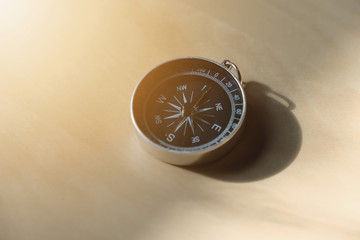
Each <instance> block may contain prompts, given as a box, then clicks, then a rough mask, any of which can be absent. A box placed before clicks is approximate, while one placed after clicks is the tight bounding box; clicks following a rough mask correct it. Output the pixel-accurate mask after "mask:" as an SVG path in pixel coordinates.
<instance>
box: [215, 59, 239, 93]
mask: <svg viewBox="0 0 360 240" xmlns="http://www.w3.org/2000/svg"><path fill="white" fill-rule="evenodd" d="M221 64H222V65H224V66H225V67H226V68H227V69H229V70H230V71H231V69H234V70H235V72H236V75H237V78H238V80H239V82H240V84H241V86H243V87H245V85H244V82H243V80H242V79H241V74H240V70H239V68H238V67H237V66H236V65H235V63H233V62H231V61H230V60H227V59H226V60H224V61H223V62H222V63H221Z"/></svg>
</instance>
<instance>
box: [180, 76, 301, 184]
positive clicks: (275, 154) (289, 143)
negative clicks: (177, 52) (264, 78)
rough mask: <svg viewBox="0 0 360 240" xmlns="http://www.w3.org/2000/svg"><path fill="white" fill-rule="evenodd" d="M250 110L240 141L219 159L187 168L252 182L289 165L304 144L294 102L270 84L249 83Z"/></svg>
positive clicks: (248, 105)
mask: <svg viewBox="0 0 360 240" xmlns="http://www.w3.org/2000/svg"><path fill="white" fill-rule="evenodd" d="M245 93H246V96H247V113H246V117H245V119H246V120H245V122H244V126H243V132H242V133H241V136H240V140H239V142H238V143H236V145H235V147H234V148H233V149H232V150H231V152H230V153H228V154H227V155H226V156H225V157H223V158H222V159H220V160H217V161H214V162H211V163H208V164H206V165H199V166H195V167H191V168H187V169H189V170H191V171H194V172H197V173H199V174H203V175H206V176H209V177H212V178H216V179H219V180H223V181H231V182H250V181H257V180H261V179H264V178H267V177H270V176H273V175H275V174H277V173H279V172H280V171H282V170H284V169H285V168H286V167H287V166H289V165H290V164H291V163H292V162H293V161H294V160H295V158H296V156H297V154H298V152H299V150H300V147H301V143H302V134H301V128H300V125H299V123H298V121H297V119H296V117H295V116H294V114H293V113H292V110H293V109H295V104H294V103H293V102H292V101H291V100H290V99H288V98H286V97H285V96H282V95H280V94H278V93H276V92H274V91H273V90H272V89H270V88H269V87H268V86H266V85H264V84H261V83H258V82H255V81H252V82H247V83H246V88H245Z"/></svg>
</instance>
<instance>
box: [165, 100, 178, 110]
mask: <svg viewBox="0 0 360 240" xmlns="http://www.w3.org/2000/svg"><path fill="white" fill-rule="evenodd" d="M167 103H168V104H169V105H170V106H172V107H174V108H175V109H177V110H179V111H180V110H181V107H179V106H177V105H175V104H172V103H171V102H167Z"/></svg>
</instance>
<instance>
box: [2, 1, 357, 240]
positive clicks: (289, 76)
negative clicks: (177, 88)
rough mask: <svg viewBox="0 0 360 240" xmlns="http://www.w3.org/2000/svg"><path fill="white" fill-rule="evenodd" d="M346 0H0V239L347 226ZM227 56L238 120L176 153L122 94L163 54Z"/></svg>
mask: <svg viewBox="0 0 360 240" xmlns="http://www.w3.org/2000/svg"><path fill="white" fill-rule="evenodd" d="M359 23H360V2H359V1H356V0H346V1H335V0H316V1H310V0H304V1H285V0H269V1H264V0H263V1H259V0H255V1H251V0H242V1H235V0H233V1H231V0H224V1H205V0H198V1H190V0H181V1H180V0H175V1H165V0H159V1H155V0H154V1H150V0H143V1H138V0H128V1H125V0H124V1H115V0H114V1H110V0H109V1H81V0H80V1H70V0H62V1H44V0H43V1H41V0H34V1H25V0H11V1H6V0H4V1H0V239H1V240H57V239H59V240H65V239H66V240H71V239H74V240H81V239H86V240H89V239H101V240H103V239H126V240H127V239H156V240H159V239H276V240H279V239H286V240H289V239H327V240H330V239H342V240H344V239H360V172H359V171H360V124H359V120H360V118H359V117H360V110H359V109H360V108H359V103H360V80H359V79H360V24H359ZM182 56H201V57H206V58H210V59H213V60H215V61H218V62H221V61H222V60H224V59H230V60H232V61H234V62H235V63H236V64H237V65H238V66H239V67H240V69H241V72H242V75H243V78H244V81H245V82H246V94H247V98H248V104H249V105H248V113H247V116H246V118H247V121H246V123H245V125H244V132H243V135H242V137H241V140H240V141H239V143H237V145H236V146H235V148H234V149H233V150H232V151H231V152H230V153H229V154H228V155H227V156H226V157H224V158H223V159H220V160H219V161H216V162H213V163H211V164H208V165H204V166H198V167H194V168H180V167H175V166H172V165H169V164H166V163H163V162H161V161H158V160H157V159H155V158H153V157H152V156H150V155H149V154H147V153H146V152H144V151H143V150H142V149H141V148H140V147H139V144H138V142H137V140H136V139H135V137H134V133H133V131H132V125H131V119H130V99H131V95H132V92H133V90H134V88H135V86H136V84H137V82H138V81H139V79H140V78H141V77H142V76H143V75H144V74H145V73H146V72H147V71H148V70H149V69H151V68H152V67H154V66H156V65H157V64H159V63H161V62H163V61H166V60H168V59H172V58H176V57H182Z"/></svg>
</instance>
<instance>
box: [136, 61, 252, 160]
mask: <svg viewBox="0 0 360 240" xmlns="http://www.w3.org/2000/svg"><path fill="white" fill-rule="evenodd" d="M231 68H234V69H235V72H236V73H237V76H235V75H234V74H233V72H232V71H231ZM245 111H246V100H245V94H244V89H243V86H242V82H241V75H240V72H239V70H238V68H237V67H236V65H235V64H234V63H232V62H230V61H228V60H225V61H223V63H222V64H220V63H217V62H214V61H212V60H209V59H205V58H199V57H186V58H178V59H174V60H170V61H167V62H165V63H162V64H160V65H159V66H157V67H155V68H154V69H152V70H151V71H150V72H148V73H147V74H146V75H145V76H144V77H143V78H142V79H141V81H140V82H139V83H138V85H137V86H136V88H135V91H134V93H133V96H132V100H131V117H132V121H133V123H134V126H135V129H136V132H137V133H138V134H137V135H138V137H139V139H140V141H141V143H142V144H143V145H144V146H145V148H146V150H147V151H148V152H150V153H151V154H153V155H154V156H155V157H157V158H159V159H161V160H163V161H165V162H168V163H171V164H175V165H192V164H199V163H202V162H206V161H209V160H214V159H216V158H219V157H221V156H223V155H224V154H225V153H226V152H227V151H228V150H229V149H230V148H231V147H232V146H233V145H234V143H235V142H236V140H237V137H238V135H239V134H238V133H239V129H240V127H241V124H242V122H243V120H244V117H245Z"/></svg>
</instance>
